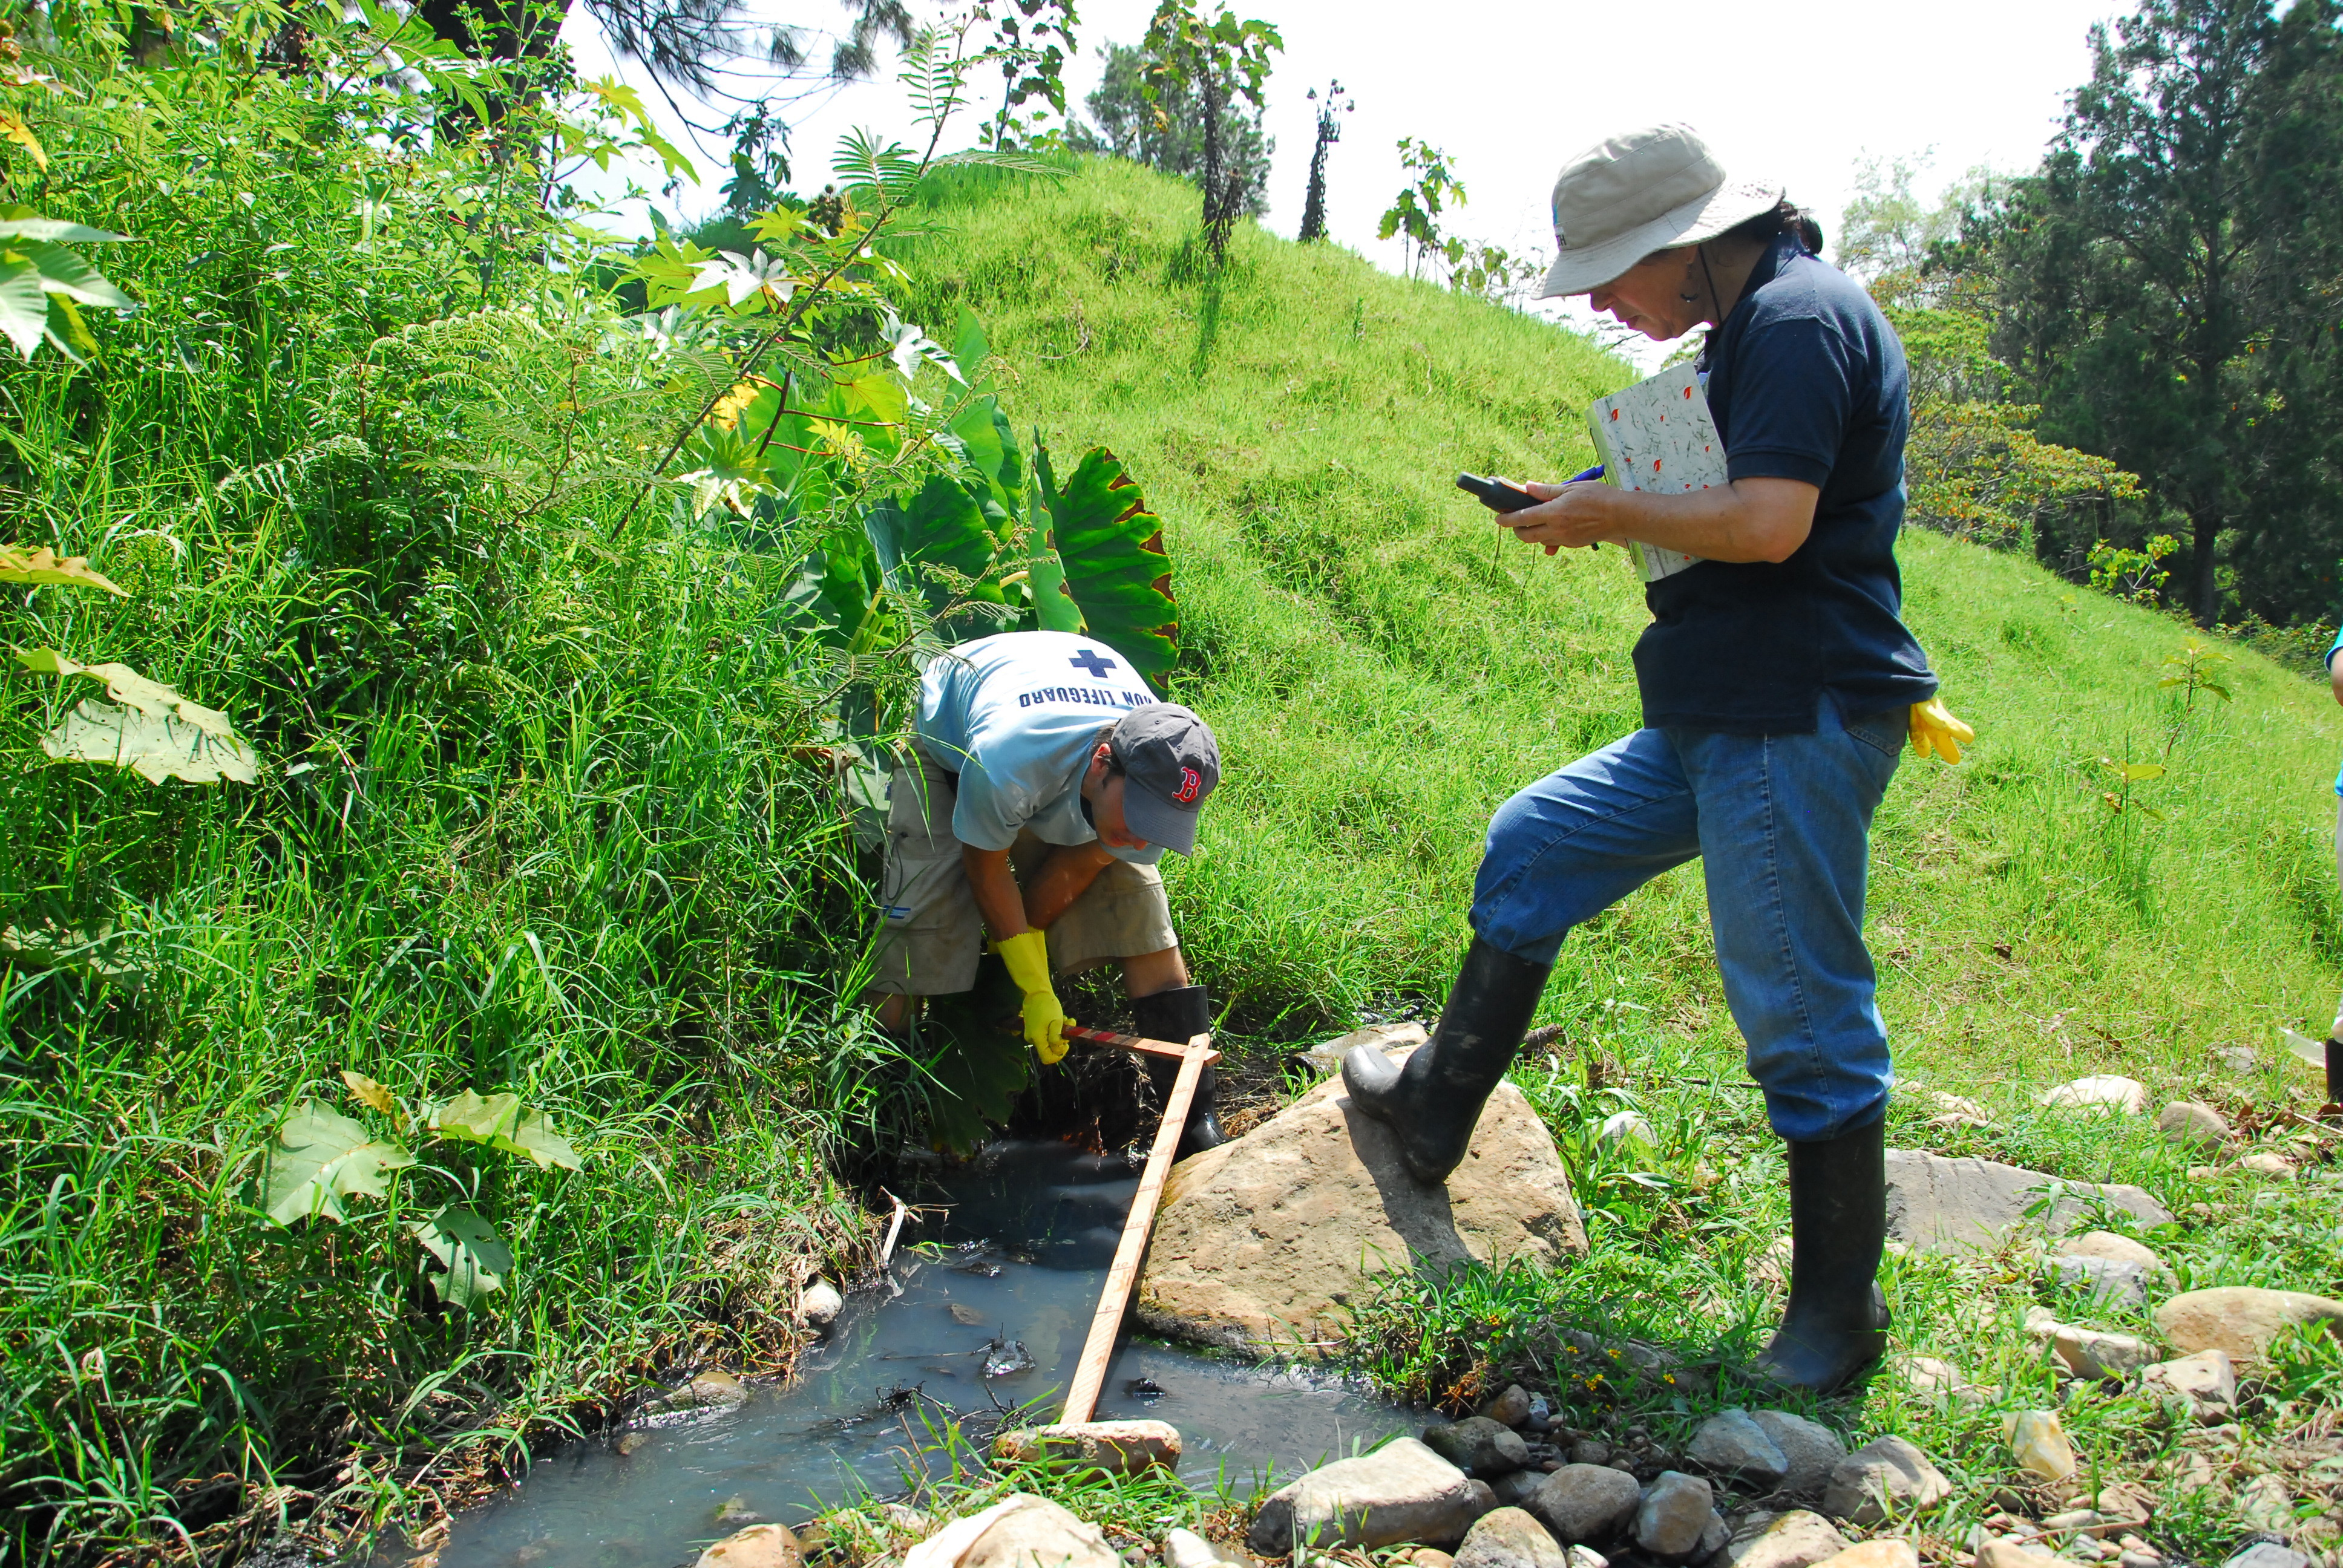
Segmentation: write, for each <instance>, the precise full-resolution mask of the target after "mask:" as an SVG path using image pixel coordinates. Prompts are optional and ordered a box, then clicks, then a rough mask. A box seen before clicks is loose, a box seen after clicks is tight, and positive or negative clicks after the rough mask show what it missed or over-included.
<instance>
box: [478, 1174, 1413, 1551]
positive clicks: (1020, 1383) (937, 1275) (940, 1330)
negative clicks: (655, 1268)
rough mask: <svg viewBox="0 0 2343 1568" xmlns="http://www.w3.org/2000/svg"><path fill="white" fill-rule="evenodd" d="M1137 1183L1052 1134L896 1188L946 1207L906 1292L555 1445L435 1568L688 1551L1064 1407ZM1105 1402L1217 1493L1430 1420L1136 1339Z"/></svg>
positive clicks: (866, 1297)
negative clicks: (766, 1359)
mask: <svg viewBox="0 0 2343 1568" xmlns="http://www.w3.org/2000/svg"><path fill="white" fill-rule="evenodd" d="M1137 1187H1138V1165H1137V1162H1136V1161H1127V1160H1125V1159H1123V1158H1121V1157H1120V1156H1114V1155H1108V1156H1098V1155H1090V1154H1083V1153H1081V1152H1079V1151H1075V1150H1072V1149H1071V1148H1069V1147H1067V1146H1066V1145H1063V1144H1055V1143H1000V1144H995V1145H992V1146H991V1147H990V1148H988V1149H987V1150H986V1151H984V1152H983V1153H982V1154H981V1155H980V1156H979V1157H978V1158H977V1159H976V1160H975V1161H971V1162H970V1164H968V1165H966V1166H964V1167H960V1168H957V1169H953V1170H949V1171H942V1172H940V1173H938V1174H937V1175H935V1176H932V1177H930V1178H929V1179H928V1180H927V1181H926V1183H925V1190H924V1191H920V1192H919V1193H918V1194H917V1195H916V1196H915V1195H913V1194H910V1193H906V1194H905V1196H906V1197H907V1198H910V1200H911V1201H914V1202H916V1203H920V1204H921V1205H929V1204H937V1205H948V1208H947V1209H946V1211H945V1213H944V1216H943V1218H941V1219H940V1221H939V1220H938V1219H936V1218H934V1217H933V1211H930V1218H929V1220H928V1221H926V1223H924V1224H923V1225H921V1226H919V1227H915V1228H907V1231H906V1236H905V1241H906V1242H907V1243H910V1242H916V1243H918V1245H917V1246H916V1248H912V1247H908V1246H907V1248H906V1249H905V1250H903V1251H899V1252H898V1254H897V1261H896V1265H895V1268H894V1270H893V1271H892V1272H893V1280H894V1283H895V1285H896V1286H897V1287H899V1288H900V1294H899V1295H891V1296H889V1295H884V1294H882V1293H880V1292H869V1293H862V1292H858V1293H857V1294H856V1295H855V1296H853V1297H851V1298H850V1301H849V1304H848V1307H847V1310H846V1312H845V1313H844V1315H842V1316H841V1317H840V1320H839V1322H838V1323H837V1325H836V1326H835V1327H834V1328H833V1329H832V1331H831V1332H830V1337H829V1338H828V1339H827V1340H826V1341H824V1342H822V1343H821V1344H820V1346H818V1347H816V1348H814V1349H813V1350H811V1351H809V1352H807V1354H806V1355H805V1356H804V1357H803V1358H802V1360H801V1361H800V1362H799V1375H798V1377H797V1378H796V1380H795V1381H794V1382H790V1383H789V1385H788V1386H786V1387H773V1388H764V1389H758V1390H756V1391H754V1392H753V1393H752V1395H751V1397H750V1399H749V1402H748V1403H747V1404H745V1405H743V1406H741V1407H740V1408H739V1409H737V1410H733V1411H729V1412H707V1413H698V1414H691V1415H689V1416H686V1417H683V1418H681V1419H673V1420H671V1422H670V1423H669V1424H666V1425H654V1426H652V1427H650V1428H649V1430H645V1431H638V1432H635V1433H634V1434H633V1435H632V1436H631V1438H630V1439H629V1442H628V1445H627V1446H628V1447H630V1450H631V1451H630V1452H620V1445H618V1444H614V1443H612V1442H610V1441H608V1440H607V1439H604V1440H597V1441H589V1442H578V1443H573V1444H571V1445H569V1446H568V1447H567V1448H564V1449H560V1450H557V1451H555V1452H551V1453H548V1454H547V1455H545V1456H544V1457H543V1458H541V1459H540V1460H539V1461H538V1463H537V1464H536V1465H535V1467H534V1468H533V1469H531V1470H530V1472H529V1473H528V1476H527V1478H526V1479H525V1480H524V1481H523V1482H522V1483H521V1484H520V1485H519V1486H518V1487H517V1488H515V1489H514V1490H513V1491H512V1492H511V1493H508V1495H506V1496H505V1497H503V1498H500V1499H498V1501H497V1502H494V1503H488V1504H486V1505H485V1506H483V1507H481V1508H479V1509H477V1510H475V1511H473V1512H472V1513H468V1514H467V1515H465V1516H463V1517H462V1518H461V1519H459V1520H458V1522H457V1523H456V1525H455V1528H454V1531H453V1532H452V1533H451V1534H450V1536H449V1538H448V1542H447V1545H446V1547H445V1548H444V1549H443V1550H442V1551H441V1553H440V1554H439V1563H440V1568H520V1565H522V1564H531V1563H541V1564H546V1565H547V1568H552V1565H555V1564H559V1565H561V1568H570V1565H575V1568H669V1564H677V1563H689V1562H690V1561H691V1559H692V1557H693V1555H694V1554H695V1553H697V1552H698V1551H699V1548H700V1547H701V1546H703V1545H705V1544H706V1543H709V1541H712V1540H714V1539H716V1538H717V1537H719V1536H721V1535H723V1534H726V1533H729V1531H730V1530H732V1529H734V1528H736V1527H737V1526H738V1525H739V1524H743V1523H749V1522H750V1521H751V1520H752V1519H772V1520H779V1521H781V1522H783V1523H798V1522H799V1521H801V1520H803V1519H805V1518H807V1517H808V1516H809V1515H810V1514H812V1513H815V1512H816V1511H817V1510H818V1509H819V1508H820V1507H821V1506H822V1505H824V1504H828V1503H836V1502H837V1501H839V1500H840V1499H841V1498H844V1497H847V1496H850V1495H852V1494H854V1493H858V1492H860V1491H868V1492H869V1493H872V1494H875V1495H878V1496H881V1497H884V1496H888V1495H890V1494H892V1493H898V1492H900V1491H902V1490H904V1489H905V1487H906V1486H907V1485H908V1484H909V1482H910V1478H911V1477H913V1476H914V1475H916V1474H917V1473H920V1471H921V1470H922V1468H924V1467H930V1466H932V1467H938V1468H940V1467H941V1466H942V1465H944V1464H945V1463H948V1461H946V1460H944V1459H943V1458H942V1457H941V1456H940V1455H939V1454H936V1453H934V1452H931V1451H933V1450H934V1449H935V1448H936V1446H937V1445H938V1444H939V1442H940V1440H941V1438H942V1435H943V1432H944V1430H945V1428H946V1426H947V1424H948V1422H949V1420H950V1415H951V1414H952V1412H960V1413H968V1414H981V1415H982V1416H984V1417H988V1418H989V1417H990V1415H991V1412H993V1410H994V1409H995V1406H996V1404H999V1405H1012V1404H1017V1403H1020V1402H1026V1401H1035V1400H1039V1401H1042V1402H1043V1409H1044V1410H1045V1411H1046V1412H1047V1413H1046V1414H1045V1415H1044V1416H1043V1417H1042V1418H1041V1419H1051V1418H1053V1417H1054V1416H1055V1414H1056V1406H1057V1403H1058V1402H1059V1400H1060V1399H1061V1398H1062V1397H1063V1392H1064V1389H1065V1385H1066V1382H1067V1381H1068V1379H1069V1378H1070V1377H1071V1373H1072V1370H1073V1365H1074V1362H1075V1361H1076V1360H1077V1359H1078V1358H1079V1357H1080V1355H1081V1347H1082V1340H1083V1337H1084V1336H1085V1334H1087V1333H1088V1332H1089V1329H1090V1321H1091V1313H1092V1312H1093V1311H1094V1310H1095V1308H1096V1305H1097V1301H1098V1292H1099V1287H1100V1284H1101V1282H1102V1281H1103V1280H1104V1278H1105V1275H1106V1270H1107V1265H1108V1263H1109V1262H1110V1261H1111V1259H1112V1257H1113V1255H1114V1247H1115V1241H1116V1240H1117V1238H1118V1236H1119V1235H1120V1233H1121V1229H1122V1222H1123V1217H1124V1215H1125V1213H1126V1212H1127V1211H1129V1208H1130V1205H1131V1197H1132V1195H1133V1193H1134V1191H1136V1189H1137ZM1028 1360H1030V1362H1031V1364H1030V1366H1022V1367H1021V1363H1022V1362H1027V1361H1028ZM910 1390H916V1391H917V1392H915V1393H910V1394H908V1395H907V1394H906V1392H905V1391H910ZM1098 1415H1099V1419H1101V1420H1111V1419H1114V1418H1117V1417H1140V1416H1147V1417H1154V1418H1156V1419H1160V1420H1163V1421H1168V1422H1172V1425H1174V1426H1176V1427H1178V1428H1179V1429H1180V1432H1181V1436H1182V1441H1183V1443H1184V1447H1185V1457H1184V1458H1183V1460H1182V1463H1181V1475H1182V1479H1183V1480H1185V1481H1186V1482H1187V1483H1189V1484H1190V1485H1192V1486H1197V1487H1204V1488H1209V1487H1210V1486H1212V1484H1213V1483H1214V1482H1215V1481H1216V1480H1217V1479H1218V1478H1219V1477H1220V1476H1221V1475H1222V1474H1223V1473H1225V1474H1226V1475H1227V1477H1228V1478H1229V1480H1230V1481H1231V1482H1232V1483H1251V1482H1252V1481H1253V1480H1254V1479H1255V1478H1256V1477H1265V1476H1269V1475H1272V1474H1273V1475H1276V1476H1279V1477H1290V1476H1292V1475H1293V1474H1295V1473H1299V1472H1300V1471H1301V1470H1302V1469H1305V1468H1307V1467H1309V1466H1310V1465H1312V1464H1314V1463H1316V1462H1319V1461H1320V1460H1322V1459H1327V1458H1332V1457H1336V1456H1339V1455H1342V1454H1347V1453H1350V1452H1353V1450H1354V1448H1363V1447H1365V1446H1367V1445H1370V1444H1372V1443H1373V1442H1377V1441H1379V1440H1380V1439H1382V1438H1383V1437H1384V1436H1386V1435H1388V1434H1390V1433H1392V1432H1400V1431H1403V1430H1404V1431H1413V1430H1414V1429H1415V1427H1416V1426H1418V1425H1421V1424H1422V1421H1423V1417H1422V1415H1421V1414H1420V1413H1415V1412H1410V1411H1408V1410H1407V1409H1405V1408H1404V1407H1402V1406H1399V1405H1395V1404H1393V1403H1391V1402H1387V1401H1385V1400H1383V1399H1380V1398H1378V1397H1376V1396H1375V1395H1373V1393H1371V1392H1367V1391H1366V1390H1365V1389H1364V1388H1363V1387H1362V1386H1360V1385H1358V1384H1356V1383H1353V1382H1345V1381H1343V1380H1342V1379H1340V1378H1336V1377H1333V1376H1330V1375H1327V1374H1324V1373H1318V1372H1296V1371H1291V1370H1272V1369H1266V1368H1262V1367H1256V1366H1252V1365H1250V1364H1246V1363H1242V1362H1227V1361H1219V1360H1214V1359H1211V1358H1208V1357H1204V1356H1200V1355H1196V1354H1192V1353H1191V1352H1186V1351H1182V1350H1175V1349H1172V1348H1171V1347H1169V1346H1166V1345H1159V1344H1153V1343H1150V1342H1144V1341H1140V1340H1132V1341H1129V1342H1126V1343H1125V1344H1124V1345H1123V1347H1122V1349H1121V1352H1120V1353H1119V1354H1118V1355H1117V1356H1116V1358H1115V1362H1114V1364H1113V1366H1112V1368H1111V1370H1110V1372H1109V1373H1108V1376H1107V1382H1106V1394H1105V1397H1104V1398H1102V1399H1101V1401H1100V1404H1099V1411H1098ZM982 1424H983V1425H984V1426H985V1427H986V1428H987V1429H989V1426H990V1422H989V1420H988V1421H986V1422H983V1423H982ZM923 1451H930V1452H923ZM1247 1489H1248V1490H1249V1489H1250V1487H1249V1484H1248V1486H1247Z"/></svg>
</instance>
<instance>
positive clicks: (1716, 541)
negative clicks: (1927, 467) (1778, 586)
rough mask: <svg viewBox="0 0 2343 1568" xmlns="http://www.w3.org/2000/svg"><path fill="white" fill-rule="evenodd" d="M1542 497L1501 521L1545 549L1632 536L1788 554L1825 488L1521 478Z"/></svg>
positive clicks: (1762, 555) (1711, 557)
mask: <svg viewBox="0 0 2343 1568" xmlns="http://www.w3.org/2000/svg"><path fill="white" fill-rule="evenodd" d="M1523 489H1525V490H1527V491H1528V492H1529V493H1530V494H1531V495H1533V496H1535V497H1537V498H1538V503H1539V504H1538V505H1536V506H1534V507H1523V508H1522V509H1521V510H1520V511H1518V512H1503V513H1500V514H1498V517H1497V522H1498V523H1499V525H1500V526H1502V527H1504V528H1511V529H1513V533H1514V535H1515V537H1517V538H1521V539H1523V540H1524V541H1525V542H1527V543H1530V544H1533V545H1544V547H1545V553H1546V554H1548V555H1552V554H1554V551H1556V550H1559V549H1564V548H1569V549H1578V548H1582V547H1584V546H1587V545H1597V544H1604V543H1606V542H1607V543H1611V544H1624V543H1626V542H1627V541H1628V540H1630V539H1637V540H1641V541H1642V542H1643V543H1644V544H1647V545H1657V546H1659V547H1660V548H1662V549H1669V550H1680V551H1682V552H1683V553H1684V554H1685V555H1688V556H1696V557H1698V558H1700V559H1702V560H1704V561H1775V562H1779V561H1785V560H1788V559H1789V558H1791V557H1792V556H1794V555H1795V554H1796V553H1797V551H1798V548H1799V547H1800V546H1802V545H1804V544H1805V542H1806V536H1807V535H1808V534H1809V533H1811V532H1812V531H1813V529H1814V526H1815V503H1816V502H1818V501H1819V500H1820V499H1821V498H1822V491H1821V490H1819V489H1817V488H1816V487H1814V486H1812V485H1809V484H1805V483H1803V482H1801V481H1799V480H1796V479H1771V478H1752V479H1735V480H1734V481H1733V482H1732V483H1731V484H1729V485H1717V486H1715V487H1711V488H1709V489H1705V490H1693V491H1689V492H1687V493H1686V494H1684V495H1680V496H1668V495H1654V494H1652V493H1650V492H1648V491H1644V490H1623V489H1619V488H1617V487H1614V486H1611V485H1606V484H1604V483H1603V482H1602V481H1601V480H1599V479H1585V480H1582V481H1580V482H1579V483H1577V484H1574V485H1536V484H1531V485H1524V486H1523Z"/></svg>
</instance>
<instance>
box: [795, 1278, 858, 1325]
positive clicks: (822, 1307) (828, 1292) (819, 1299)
mask: <svg viewBox="0 0 2343 1568" xmlns="http://www.w3.org/2000/svg"><path fill="white" fill-rule="evenodd" d="M845 1310H846V1298H845V1297H844V1296H842V1295H840V1294H839V1292H838V1287H837V1286H836V1285H833V1284H831V1283H830V1282H829V1281H828V1280H815V1281H813V1282H811V1283H809V1285H807V1286H806V1288H805V1289H804V1290H803V1291H802V1292H799V1295H798V1322H800V1323H802V1324H804V1325H805V1326H806V1327H807V1328H809V1329H811V1330H812V1331H813V1332H815V1333H818V1334H820V1333H828V1332H830V1325H831V1324H832V1323H834V1322H838V1314H839V1313H840V1312H844V1311H845Z"/></svg>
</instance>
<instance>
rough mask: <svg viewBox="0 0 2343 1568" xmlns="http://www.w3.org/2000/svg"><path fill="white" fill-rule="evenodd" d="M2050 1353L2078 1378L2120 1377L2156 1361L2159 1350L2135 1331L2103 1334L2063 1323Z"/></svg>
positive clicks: (2051, 1342)
mask: <svg viewBox="0 0 2343 1568" xmlns="http://www.w3.org/2000/svg"><path fill="white" fill-rule="evenodd" d="M2050 1350H2051V1353H2052V1354H2054V1355H2056V1357H2057V1358H2058V1359H2059V1361H2061V1362H2064V1363H2065V1364H2066V1370H2067V1371H2068V1372H2073V1373H2074V1374H2075V1375H2076V1376H2077V1377H2079V1378H2090V1379H2093V1380H2097V1379H2100V1378H2111V1377H2121V1376H2123V1375H2124V1373H2126V1372H2132V1371H2134V1370H2136V1369H2137V1368H2140V1367H2144V1366H2146V1365H2147V1364H2148V1363H2149V1362H2153V1361H2154V1360H2156V1352H2155V1350H2154V1349H2153V1348H2151V1347H2150V1346H2149V1344H2148V1342H2147V1341H2146V1340H2143V1339H2141V1338H2139V1337H2138V1336H2137V1335H2135V1334H2111V1333H2104V1332H2100V1331H2099V1330H2097V1329H2079V1328H2072V1327H2069V1326H2067V1325H2066V1324H2064V1323H2061V1324H2060V1325H2059V1326H2058V1332H2056V1334H2054V1335H2053V1336H2051V1340H2050Z"/></svg>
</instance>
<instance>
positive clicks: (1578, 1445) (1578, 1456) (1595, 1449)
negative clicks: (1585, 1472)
mask: <svg viewBox="0 0 2343 1568" xmlns="http://www.w3.org/2000/svg"><path fill="white" fill-rule="evenodd" d="M1570 1462H1571V1463H1573V1464H1608V1463H1610V1462H1611V1445H1610V1444H1609V1443H1607V1442H1604V1441H1603V1440H1602V1439H1601V1438H1599V1437H1582V1438H1580V1439H1579V1440H1578V1441H1577V1442H1574V1443H1572V1444H1571V1445H1570Z"/></svg>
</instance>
